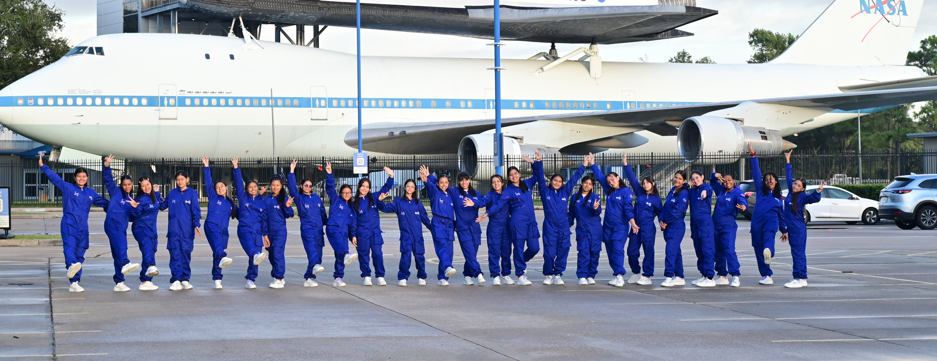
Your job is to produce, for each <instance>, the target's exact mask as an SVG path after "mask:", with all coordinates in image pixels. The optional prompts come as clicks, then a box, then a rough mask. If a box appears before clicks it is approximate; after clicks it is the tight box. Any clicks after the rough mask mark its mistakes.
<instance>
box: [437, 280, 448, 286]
mask: <svg viewBox="0 0 937 361" xmlns="http://www.w3.org/2000/svg"><path fill="white" fill-rule="evenodd" d="M437 284H438V285H440V286H448V285H449V281H446V280H444V279H439V282H437Z"/></svg>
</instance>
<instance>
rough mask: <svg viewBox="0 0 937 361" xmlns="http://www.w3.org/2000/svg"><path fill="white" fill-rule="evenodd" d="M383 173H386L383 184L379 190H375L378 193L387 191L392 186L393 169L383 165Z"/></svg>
mask: <svg viewBox="0 0 937 361" xmlns="http://www.w3.org/2000/svg"><path fill="white" fill-rule="evenodd" d="M384 173H387V180H386V181H384V186H383V187H381V191H380V192H377V193H378V194H383V193H387V192H389V191H390V189H391V188H394V171H392V170H391V169H390V168H388V167H384Z"/></svg>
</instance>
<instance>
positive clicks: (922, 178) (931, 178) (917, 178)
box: [878, 174, 937, 229]
mask: <svg viewBox="0 0 937 361" xmlns="http://www.w3.org/2000/svg"><path fill="white" fill-rule="evenodd" d="M878 197H879V217H880V218H882V219H893V220H895V224H896V225H898V228H901V229H913V228H914V227H920V228H921V229H934V227H937V174H912V175H904V176H900V177H896V178H895V181H894V182H892V183H891V184H889V185H888V187H885V189H883V190H882V191H881V192H880V193H879V196H878Z"/></svg>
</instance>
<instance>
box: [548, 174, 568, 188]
mask: <svg viewBox="0 0 937 361" xmlns="http://www.w3.org/2000/svg"><path fill="white" fill-rule="evenodd" d="M556 177H560V183H565V182H566V180H565V179H563V176H562V175H560V174H559V173H553V175H551V176H550V188H553V180H554V179H556ZM560 187H562V186H560ZM556 190H559V189H556Z"/></svg>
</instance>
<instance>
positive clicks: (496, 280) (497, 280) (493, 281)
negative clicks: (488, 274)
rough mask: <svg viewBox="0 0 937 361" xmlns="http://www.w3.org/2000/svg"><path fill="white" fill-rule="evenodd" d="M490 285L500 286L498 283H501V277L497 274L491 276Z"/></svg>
mask: <svg viewBox="0 0 937 361" xmlns="http://www.w3.org/2000/svg"><path fill="white" fill-rule="evenodd" d="M491 285H492V286H500V285H501V277H498V276H494V277H492V278H491Z"/></svg>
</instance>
